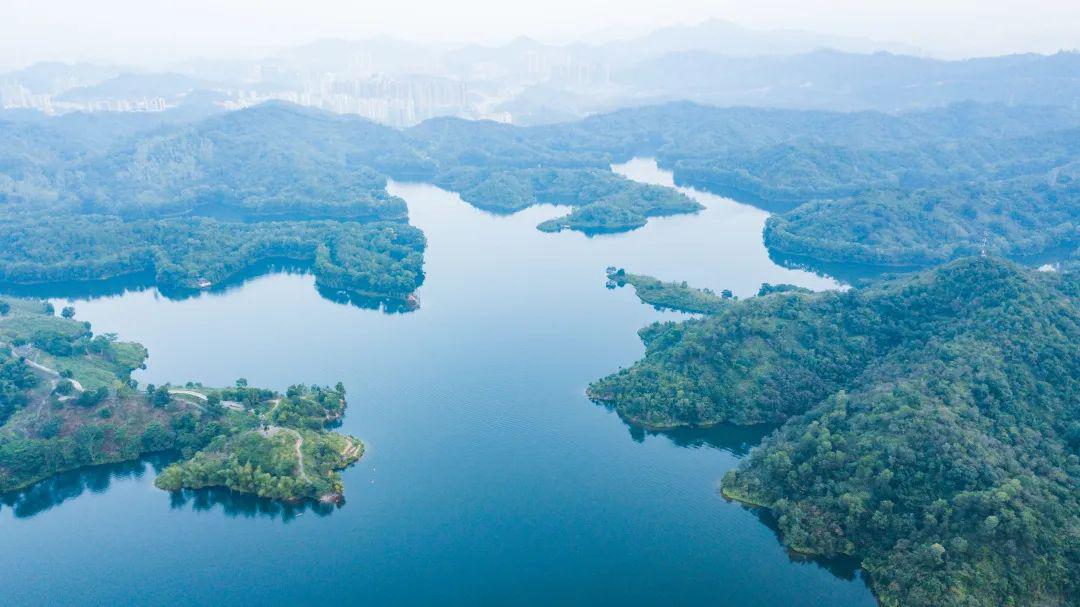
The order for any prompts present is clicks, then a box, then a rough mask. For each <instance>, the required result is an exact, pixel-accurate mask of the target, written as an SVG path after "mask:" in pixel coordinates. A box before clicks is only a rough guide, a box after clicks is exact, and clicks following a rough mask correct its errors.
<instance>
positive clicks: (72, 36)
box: [0, 0, 1080, 67]
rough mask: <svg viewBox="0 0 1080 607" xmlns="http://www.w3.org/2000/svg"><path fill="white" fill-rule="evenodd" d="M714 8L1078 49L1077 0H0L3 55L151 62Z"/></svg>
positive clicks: (752, 16) (473, 36) (756, 16)
mask: <svg viewBox="0 0 1080 607" xmlns="http://www.w3.org/2000/svg"><path fill="white" fill-rule="evenodd" d="M714 17H715V18H723V19H729V20H732V21H735V22H738V23H740V24H742V25H745V26H748V27H753V28H757V29H773V28H797V29H808V30H815V31H820V32H825V33H835V34H850V35H861V36H869V37H873V38H878V39H882V40H891V41H897V42H906V43H909V44H913V45H916V46H918V47H921V48H924V49H926V50H927V51H928V52H929V53H931V54H935V55H944V56H962V55H986V54H1001V53H1006V52H1017V51H1039V52H1053V51H1055V50H1058V49H1060V48H1080V1H1077V0H1024V1H1008V0H876V1H875V0H755V1H753V2H735V1H731V0H664V1H658V0H620V1H605V0H542V1H536V2H529V3H520V2H514V1H511V0H442V1H438V2H433V1H429V0H423V1H415V0H413V1H410V0H378V1H374V2H373V1H370V0H358V1H353V2H345V1H340V0H258V1H257V0H183V1H176V0H45V1H43V0H0V66H8V67H11V66H14V65H19V64H25V63H29V62H32V61H38V60H44V59H48V60H64V61H76V60H93V61H101V60H112V61H120V62H126V63H132V64H159V65H160V64H162V63H165V62H169V61H175V60H180V59H186V58H190V57H193V56H203V57H220V56H225V55H232V56H237V55H252V54H254V55H258V54H261V53H263V52H265V51H267V50H270V49H273V48H277V47H282V46H288V45H292V44H298V43H304V42H309V41H311V40H314V39H317V38H323V37H343V38H355V37H363V36H368V35H372V34H390V35H395V36H401V37H406V38H410V39H438V40H454V41H467V42H501V41H505V40H507V39H509V38H512V37H515V36H517V35H522V34H525V35H529V36H534V37H537V38H540V39H542V40H545V41H556V42H559V41H567V40H570V39H574V38H576V37H580V36H583V35H586V34H588V33H590V32H596V31H602V32H604V33H605V34H610V33H611V32H613V31H625V32H627V33H639V32H641V31H643V30H648V29H651V28H654V27H659V26H662V25H670V24H675V23H695V22H698V21H702V20H704V19H708V18H714Z"/></svg>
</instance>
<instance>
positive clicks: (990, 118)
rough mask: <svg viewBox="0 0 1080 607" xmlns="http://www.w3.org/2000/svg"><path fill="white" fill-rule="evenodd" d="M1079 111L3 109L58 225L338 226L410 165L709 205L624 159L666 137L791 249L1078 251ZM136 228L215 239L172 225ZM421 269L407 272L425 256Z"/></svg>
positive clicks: (924, 253)
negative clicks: (448, 114)
mask: <svg viewBox="0 0 1080 607" xmlns="http://www.w3.org/2000/svg"><path fill="white" fill-rule="evenodd" d="M1078 128H1080V112H1078V111H1075V110H1070V109H1067V108H1041V107H1039V108H1034V107H1010V106H1003V105H980V104H975V103H965V104H958V105H954V106H949V107H946V108H941V109H935V110H928V111H922V112H914V113H907V114H899V115H890V114H883V113H877V112H857V113H834V112H822V111H796V110H771V109H757V108H712V107H706V106H700V105H694V104H690V103H671V104H667V105H662V106H654V107H644V108H633V109H625V110H620V111H617V112H613V113H610V114H604V115H599V116H594V117H591V118H587V119H585V120H582V121H579V122H573V123H567V124H558V125H549V126H538V127H525V128H522V127H513V126H509V125H502V124H496V123H491V122H483V121H479V122H477V121H466V120H460V119H454V118H439V119H433V120H429V121H427V122H424V123H422V124H420V125H418V126H415V127H412V128H410V129H406V130H396V129H392V128H389V127H385V126H380V125H377V124H374V123H371V122H369V121H366V120H363V119H360V118H356V117H349V116H338V115H331V114H327V113H323V112H318V111H313V110H308V109H302V108H298V107H294V106H289V105H287V104H283V103H269V104H264V105H261V106H257V107H254V108H250V109H246V110H241V111H236V112H231V113H227V114H223V115H219V116H214V117H211V118H208V119H205V120H201V121H195V122H183V121H168V120H161V121H160V122H158V123H152V122H148V120H147V119H146V118H136V117H131V118H121V117H109V118H107V119H101V120H93V119H90V118H87V117H80V116H78V115H74V116H65V117H63V118H56V119H50V120H42V121H34V122H28V123H3V124H0V143H2V144H3V145H0V221H2V222H4V224H5V225H6V226H7V227H8V229H7V230H5V234H11V233H13V232H17V231H18V230H16V228H22V229H25V230H34V231H35V233H36V234H38V235H42V230H41V226H42V225H43V223H42V221H41V220H40V219H38V218H40V217H41V216H43V215H47V216H48V217H49V219H50V221H51V220H53V219H54V218H57V217H60V218H62V219H60V220H59V221H58V222H57V224H56V225H57V226H58V229H60V228H59V226H60V225H62V222H66V221H71V222H75V223H74V225H80V224H87V223H92V224H97V223H101V225H102V226H103V227H102V228H101V229H100V231H99V234H98V236H99V237H100V238H98V240H102V241H107V240H109V239H110V238H112V236H111V235H112V234H116V233H118V232H120V233H130V232H136V231H139V230H137V229H131V230H117V229H116V228H115V222H112V221H110V220H108V219H103V220H102V219H93V220H90V221H85V220H83V219H81V218H85V217H87V216H89V215H94V216H101V217H104V218H108V217H117V218H120V219H122V220H124V221H125V222H132V223H134V224H136V225H138V222H139V221H149V222H154V223H153V225H155V226H157V225H162V224H161V223H160V222H162V221H164V220H167V219H168V220H180V219H183V220H187V221H191V218H192V217H195V216H205V217H206V218H207V219H208V220H211V221H212V222H216V223H206V222H196V223H183V222H179V223H175V224H172V225H174V226H176V227H177V229H178V231H180V232H181V233H184V232H191V233H193V234H194V233H198V234H203V233H221V234H222V235H223V240H226V241H227V240H228V239H229V237H228V235H229V233H230V232H234V231H235V230H236V229H237V228H235V227H230V226H227V225H226V224H227V223H228V222H230V221H231V222H237V221H243V222H246V223H248V224H251V225H252V226H253V227H250V228H247V229H248V230H251V231H252V232H253V233H254V232H262V231H264V230H265V231H266V232H267V233H266V234H260V237H263V236H264V237H265V238H267V239H270V240H273V239H274V238H275V236H274V234H273V233H274V230H275V229H277V228H275V227H274V226H275V225H276V223H277V222H289V223H290V225H293V226H297V228H296V229H297V231H300V232H309V231H312V230H316V228H315V227H313V226H300V225H299V224H300V223H301V222H305V221H312V220H320V221H323V220H336V221H342V222H361V223H369V222H376V221H393V222H398V223H404V222H405V221H406V220H407V212H406V208H405V203H404V201H402V200H400V199H398V198H395V197H393V196H390V195H388V194H387V193H386V189H385V185H386V180H387V179H397V180H426V181H431V182H434V183H435V184H437V185H440V186H442V187H445V188H447V189H450V190H453V191H456V192H458V193H459V194H460V195H461V196H462V198H463V199H464V200H465V201H466V202H469V203H471V204H474V205H476V206H478V207H480V208H483V209H487V210H491V211H495V212H514V211H516V210H519V209H521V208H524V207H527V206H530V205H533V204H537V203H548V202H554V203H561V204H568V205H570V206H572V207H574V209H573V211H572V212H571V213H570V214H568V215H566V216H565V217H561V218H557V219H554V220H551V221H548V222H545V223H544V224H542V225H541V226H539V227H540V228H541V229H544V230H552V231H553V230H560V229H576V230H580V231H584V232H590V233H591V232H607V231H621V230H628V229H633V228H637V227H640V226H642V225H644V224H645V223H646V221H647V220H648V218H649V217H655V216H660V215H668V214H673V213H686V212H694V211H696V210H697V209H699V208H700V205H698V204H697V203H696V202H694V201H692V200H690V199H689V198H687V197H686V196H684V195H683V194H681V193H679V192H677V191H673V190H671V189H667V188H660V187H656V186H649V185H644V184H639V183H635V182H632V181H630V180H628V179H625V178H623V177H621V176H618V175H614V174H612V173H611V171H610V170H609V169H608V166H609V165H610V164H611V163H612V162H618V161H623V160H626V159H629V158H630V157H632V156H635V155H651V156H655V157H656V158H657V159H658V161H659V163H660V164H661V166H664V167H668V168H671V169H672V170H673V171H674V174H675V179H676V182H677V183H679V184H685V185H693V186H695V187H700V188H704V189H707V190H710V191H713V192H717V193H720V194H726V195H732V196H734V197H736V198H739V199H741V200H745V201H748V202H752V203H754V204H757V205H759V206H762V207H764V208H766V209H769V210H772V211H774V212H777V213H780V214H779V215H776V216H775V217H774V218H773V219H772V220H771V221H770V223H769V226H768V229H767V231H766V244H767V246H769V247H770V249H771V250H772V251H773V252H774V253H776V254H778V255H780V256H791V257H799V258H804V259H808V260H811V261H815V260H816V261H818V262H859V263H864V264H875V265H881V266H908V265H928V264H934V263H938V262H941V261H945V260H948V259H953V258H956V257H960V256H964V255H968V254H971V253H972V252H974V251H979V250H984V249H985V250H987V251H989V252H991V253H994V254H1000V255H1005V256H1011V257H1017V258H1020V257H1024V258H1027V257H1050V258H1053V259H1060V258H1062V257H1067V256H1068V255H1069V252H1070V251H1072V250H1075V248H1076V246H1077V243H1078V242H1080V236H1078V230H1080V227H1078V226H1080V220H1078V213H1080V204H1078V200H1077V196H1078V191H1077V186H1076V180H1077V178H1078V175H1077V171H1078V169H1077V167H1078V166H1080V165H1078V161H1080V143H1078V142H1080V137H1078V136H1077V134H1078V132H1080V131H1078V130H1077V129H1078ZM35 221H36V222H37V223H35ZM44 225H48V224H47V223H46V224H44ZM72 229H75V228H74V227H73V228H72ZM326 229H328V228H326ZM342 229H348V228H342ZM143 231H144V232H145V230H143ZM331 231H332V230H331ZM5 238H6V239H8V240H6V241H5V242H3V243H2V244H3V246H2V249H3V255H2V256H0V257H3V259H4V262H3V263H4V265H5V268H4V269H3V270H4V274H6V275H8V276H10V277H12V280H25V279H24V278H18V277H22V276H26V275H27V274H29V273H32V271H33V269H32V268H33V267H34V266H35V265H36V264H41V263H42V260H41V259H39V258H37V257H35V256H34V255H31V254H29V253H28V252H25V251H24V250H23V248H22V247H21V245H22V244H23V243H22V242H15V241H13V240H10V239H9V238H10V237H8V236H5ZM65 238H66V237H63V236H62V235H53V237H52V238H51V241H52V242H57V241H60V240H63V239H65ZM118 238H119V241H118V242H117V244H118V245H119V244H120V242H124V241H126V240H130V238H128V237H127V236H119V237H118ZM91 240H94V238H93V237H91ZM187 240H188V241H193V240H194V239H193V238H189V239H187ZM63 246H65V247H67V248H64V249H62V250H63V251H64V252H65V253H69V255H68V257H67V258H66V259H64V260H60V261H57V260H53V261H50V263H49V265H50V266H51V270H52V273H51V274H50V275H49V276H50V278H48V279H49V280H53V279H55V277H58V276H64V275H65V270H67V269H70V277H71V278H76V277H77V278H89V277H96V278H102V277H105V276H107V275H108V274H99V275H96V276H94V275H93V273H92V272H89V271H87V269H86V266H87V265H88V264H87V260H88V259H92V258H95V257H96V255H97V253H96V252H95V249H94V246H93V245H88V246H83V245H81V244H78V243H74V242H67V243H63ZM225 246H226V247H227V248H229V245H227V244H226V245H225ZM114 248H116V249H132V248H137V249H140V250H146V249H161V250H163V251H164V255H165V256H166V257H168V258H170V259H174V258H181V257H183V258H196V257H199V256H200V254H197V253H196V254H194V255H184V254H183V253H181V252H179V251H176V250H175V247H174V246H172V245H170V244H169V243H161V242H157V241H154V240H144V241H142V242H140V243H138V246H134V245H123V246H117V247H114ZM417 250H418V251H419V249H417ZM372 252H373V253H374V254H379V253H381V252H380V251H372ZM391 256H393V255H391ZM303 257H304V258H305V259H307V258H309V257H310V251H309V252H308V253H305V254H304V255H303ZM89 265H93V264H92V263H91V264H89ZM135 265H138V264H131V266H132V267H133V268H134V267H135ZM145 265H146V264H145V263H144V264H142V266H145ZM181 265H183V264H181ZM338 265H342V264H338ZM382 265H383V266H384V267H385V266H387V265H392V264H382ZM142 266H140V269H145V267H142ZM407 272H408V274H401V275H393V276H388V277H387V278H386V281H385V282H389V283H394V284H400V285H405V284H407V283H408V282H409V277H410V276H413V277H416V276H419V275H420V273H419V267H415V266H414V267H409V268H407ZM194 273H202V274H206V275H208V276H214V277H217V274H218V273H216V272H214V271H213V270H212V269H208V268H200V269H199V270H198V271H197V272H194ZM189 274H191V273H189ZM189 282H190V281H189ZM360 282H365V281H364V280H361V281H360ZM366 282H370V280H368V281H366ZM414 282H416V281H414ZM417 284H418V282H417Z"/></svg>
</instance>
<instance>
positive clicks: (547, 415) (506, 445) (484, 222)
mask: <svg viewBox="0 0 1080 607" xmlns="http://www.w3.org/2000/svg"><path fill="white" fill-rule="evenodd" d="M615 170H617V171H619V172H621V173H623V174H626V175H629V176H631V177H632V178H635V179H639V180H642V181H650V182H656V183H666V184H668V185H671V182H670V179H671V175H670V173H667V172H664V171H660V170H658V169H657V168H656V166H655V163H653V162H652V161H650V160H642V159H638V160H634V161H631V162H630V163H627V164H624V165H619V166H617V167H615ZM390 191H391V193H392V194H395V195H398V196H401V197H402V198H404V199H405V200H406V201H407V202H408V204H409V212H410V217H411V219H410V220H411V222H412V223H414V224H415V225H417V226H418V227H420V228H421V229H423V230H424V232H425V234H426V235H427V238H428V242H429V248H428V252H427V254H426V264H425V272H426V274H427V279H426V281H425V283H424V285H423V287H421V289H420V291H419V293H418V295H419V299H420V308H419V309H417V310H414V311H411V312H407V313H401V314H388V313H385V312H383V311H380V310H375V309H365V308H361V307H357V306H355V305H350V304H347V303H342V302H335V301H331V300H329V299H327V298H324V297H322V296H320V295H319V293H318V292H317V291H316V290H315V288H314V279H313V278H312V276H311V275H310V274H307V273H304V272H303V271H300V270H298V271H295V272H291V273H290V272H276V273H272V274H264V275H261V276H255V277H252V278H248V279H246V280H245V281H243V282H242V283H240V284H238V285H236V286H234V287H232V288H229V289H226V290H223V291H221V292H213V293H202V294H199V295H197V296H194V297H190V298H186V299H182V300H174V299H169V298H167V297H164V296H163V295H161V294H160V293H159V292H158V291H157V290H156V289H154V288H146V289H142V290H121V291H120V292H118V293H111V294H108V295H104V296H85V297H84V296H80V297H75V298H73V299H70V300H69V299H63V300H57V303H58V304H60V303H63V304H64V305H67V304H68V302H69V301H71V302H72V305H74V306H75V308H76V310H77V318H79V319H82V320H88V321H90V322H92V323H93V325H94V328H95V330H96V331H98V332H116V333H118V334H119V335H120V336H121V338H123V339H130V340H136V341H140V342H142V343H144V344H145V345H146V346H147V347H148V348H149V350H150V360H149V363H148V364H149V367H148V369H147V370H146V371H143V372H140V373H139V374H137V378H138V379H139V380H140V381H141V382H143V383H147V382H150V383H162V382H166V381H171V382H174V383H180V382H184V381H188V380H199V381H202V382H204V383H206V384H207V385H221V384H228V383H231V382H232V381H233V380H235V379H236V378H237V377H245V378H247V379H248V380H249V381H250V382H251V383H252V384H254V385H264V386H268V387H274V388H278V389H283V388H285V387H286V386H287V384H289V383H292V382H298V381H302V382H307V383H320V384H327V383H334V382H336V381H338V380H341V381H343V382H344V383H345V385H346V387H347V388H348V391H349V409H348V413H347V415H346V417H345V419H344V420H343V425H342V431H344V432H347V433H349V434H354V435H356V436H358V437H360V438H362V439H363V440H364V442H365V444H366V445H367V452H366V455H365V456H364V458H363V459H362V460H361V461H360V462H359V463H358V464H357V465H356V466H354V467H352V468H350V469H348V470H346V471H344V473H343V477H344V481H345V495H346V500H347V501H346V504H345V505H344V506H343V507H341V508H335V509H332V510H328V511H321V510H320V511H315V510H312V509H303V508H297V509H280V508H273V507H271V506H269V505H267V504H260V503H259V502H258V501H255V500H250V499H249V498H243V499H241V498H235V497H230V496H229V495H228V494H222V493H221V492H201V493H200V492H192V493H190V494H185V495H181V496H170V495H169V494H168V493H165V492H162V491H160V490H158V489H155V488H154V487H153V477H154V474H155V473H156V472H155V469H156V468H155V465H156V462H153V461H151V462H143V463H138V464H134V465H130V466H121V467H116V468H108V469H93V470H87V471H83V472H80V473H76V474H74V475H70V476H66V477H64V478H62V479H60V478H58V479H54V481H49V482H51V483H53V484H52V485H47V484H43V485H39V486H37V487H35V488H33V489H32V490H31V491H36V493H35V494H33V495H30V494H27V495H24V496H22V497H20V496H6V497H5V500H4V501H0V547H2V548H3V550H0V572H2V573H0V581H2V582H3V586H4V589H5V590H4V596H5V598H6V599H7V600H6V601H5V602H6V603H10V604H19V605H24V604H25V605H37V604H110V603H118V604H150V603H163V602H167V603H181V602H182V603H184V604H196V605H222V604H225V605H230V604H237V605H239V604H251V603H255V602H259V603H267V604H291V603H298V602H304V603H315V602H331V601H343V602H349V603H358V602H361V601H363V602H366V603H372V604H395V605H400V604H432V603H443V604H453V605H475V604H478V603H488V604H509V603H514V604H550V603H558V604H580V605H584V604H614V603H622V604H630V605H654V604H702V603H705V604H716V605H732V606H736V605H738V606H740V607H742V606H762V607H764V606H771V605H806V606H810V605H821V604H828V605H838V606H869V605H873V604H874V599H873V597H872V596H871V594H870V592H869V590H868V589H867V587H866V585H865V583H864V582H863V581H862V579H861V573H859V572H857V571H855V570H853V569H851V568H845V567H844V566H843V564H838V563H825V564H823V563H818V562H814V561H804V560H798V559H795V560H793V559H792V558H791V557H789V555H788V554H787V552H786V551H785V549H784V548H783V547H782V546H781V545H780V543H779V541H778V540H777V538H776V535H775V532H774V531H773V530H772V529H771V528H770V527H769V525H768V524H767V523H768V521H767V520H764V521H763V519H762V518H761V517H760V516H759V514H758V513H756V512H754V511H751V510H747V509H745V508H743V507H741V506H739V505H737V504H732V503H728V502H726V501H724V500H723V499H722V498H721V497H720V496H719V495H718V492H717V486H718V482H719V480H720V478H721V477H722V476H723V474H724V472H725V471H727V470H728V469H730V468H731V467H733V466H735V465H736V464H737V463H738V461H739V459H741V458H742V457H745V455H746V453H747V452H748V451H749V449H751V448H752V447H753V445H755V444H757V442H759V441H760V439H761V437H762V436H763V435H764V434H765V433H767V432H768V431H769V430H770V428H733V427H728V426H720V427H716V428H710V429H707V430H685V431H678V432H673V433H657V432H651V431H646V430H642V429H640V428H633V427H630V426H628V425H626V424H625V423H623V422H622V421H621V420H620V419H619V418H618V417H617V416H616V415H614V414H613V413H611V412H610V411H608V410H606V409H605V408H603V407H601V406H598V405H595V404H593V403H591V402H590V401H589V400H588V399H586V398H585V396H584V388H585V386H586V385H587V384H588V383H589V382H590V381H592V380H594V379H596V378H598V377H601V376H603V375H605V374H607V373H610V372H612V371H614V370H616V369H617V368H618V367H619V366H625V365H629V364H630V363H632V362H633V361H634V360H635V359H637V358H638V357H640V355H641V353H642V351H643V348H642V345H641V343H640V341H639V340H638V338H637V336H636V331H637V330H638V329H639V328H641V327H642V326H645V325H646V324H648V323H650V322H653V321H657V320H673V319H680V318H684V315H681V314H677V313H671V312H660V311H657V310H654V309H652V308H651V307H649V306H646V305H643V304H641V303H640V302H639V301H637V299H636V298H635V297H634V294H633V292H632V290H630V289H617V290H614V291H612V290H608V289H606V288H605V286H604V283H605V276H604V269H605V268H606V267H607V266H609V265H616V266H620V267H625V268H627V269H628V270H631V271H633V272H637V273H643V274H651V275H654V276H657V277H658V278H661V279H666V280H686V281H688V282H690V283H691V284H694V285H696V286H701V287H710V288H712V289H714V290H716V291H719V290H721V289H725V288H727V289H731V290H732V291H733V292H734V293H735V294H736V295H739V296H740V297H748V296H751V295H753V294H754V293H755V292H756V291H757V288H758V286H759V285H760V283H762V282H772V283H778V282H789V283H795V284H799V285H802V286H807V287H810V288H814V289H824V288H836V287H838V286H839V285H838V284H837V283H836V282H835V281H833V280H832V279H830V278H827V277H822V276H818V275H814V274H811V273H807V272H803V271H799V270H793V269H785V268H782V267H780V266H777V265H776V264H774V263H773V262H772V261H771V260H770V259H769V257H768V254H767V252H766V251H765V249H764V247H763V246H762V243H761V226H762V224H763V222H764V219H765V217H766V213H765V212H763V211H761V210H759V209H755V208H753V207H750V206H747V205H741V204H738V203H735V202H732V201H730V200H726V199H722V198H720V197H716V196H711V195H708V194H703V193H699V192H695V191H693V190H684V191H686V192H688V193H690V194H691V195H692V196H693V197H694V198H695V199H697V200H699V201H700V202H702V203H703V204H704V205H705V206H706V209H705V210H704V211H702V212H700V213H698V214H697V215H693V216H674V217H666V218H654V219H651V220H650V221H649V224H648V225H647V226H645V227H644V228H641V229H639V230H635V231H633V232H629V233H624V234H614V235H604V236H594V237H588V236H585V235H582V234H579V233H574V232H562V233H558V234H545V233H542V232H539V231H538V230H536V229H535V226H536V225H537V224H538V223H540V222H541V221H543V220H545V219H548V218H551V217H555V216H558V215H561V214H563V213H565V212H566V209H565V208H555V207H551V206H546V207H533V208H530V209H527V210H525V211H523V212H520V213H517V214H515V215H511V216H496V215H491V214H488V213H484V212H482V211H479V210H477V209H475V208H473V207H470V206H468V205H466V204H465V203H463V202H462V201H461V200H460V199H459V198H458V197H457V196H456V195H454V194H452V193H449V192H445V191H443V190H440V189H438V188H435V187H432V186H428V185H422V184H405V183H392V184H391V185H390ZM20 500H21V501H20ZM20 504H22V507H21V508H20Z"/></svg>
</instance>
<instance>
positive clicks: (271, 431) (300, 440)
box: [258, 426, 311, 483]
mask: <svg viewBox="0 0 1080 607" xmlns="http://www.w3.org/2000/svg"><path fill="white" fill-rule="evenodd" d="M258 432H259V434H262V435H263V436H265V437H267V438H270V437H271V436H274V435H275V434H277V433H278V432H288V433H289V434H292V435H293V436H295V437H296V443H295V444H294V445H293V448H294V449H296V469H297V472H298V473H299V474H300V478H302V479H304V482H305V483H310V482H311V478H310V477H308V475H307V470H305V469H304V451H303V450H302V449H301V448H300V447H302V446H303V445H304V437H303V436H300V433H299V432H297V431H296V430H293V429H292V428H282V427H281V426H269V427H268V428H266V429H265V430H259V431H258Z"/></svg>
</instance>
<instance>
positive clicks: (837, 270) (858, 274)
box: [769, 250, 919, 286]
mask: <svg viewBox="0 0 1080 607" xmlns="http://www.w3.org/2000/svg"><path fill="white" fill-rule="evenodd" d="M769 259H771V260H772V261H773V263H775V264H776V265H778V266H782V267H785V268H791V269H795V270H804V271H806V272H813V273H814V274H817V275H818V276H832V277H834V278H836V279H837V280H841V281H843V282H845V283H847V284H849V285H852V286H861V285H864V284H866V283H868V282H871V281H875V280H880V279H882V278H887V277H889V276H890V275H893V274H901V273H906V272H914V271H916V270H918V269H919V268H918V267H916V266H875V265H869V264H855V263H841V262H831V261H821V260H818V259H811V258H809V257H801V256H798V255H785V254H783V253H777V252H775V251H772V250H770V251H769Z"/></svg>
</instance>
